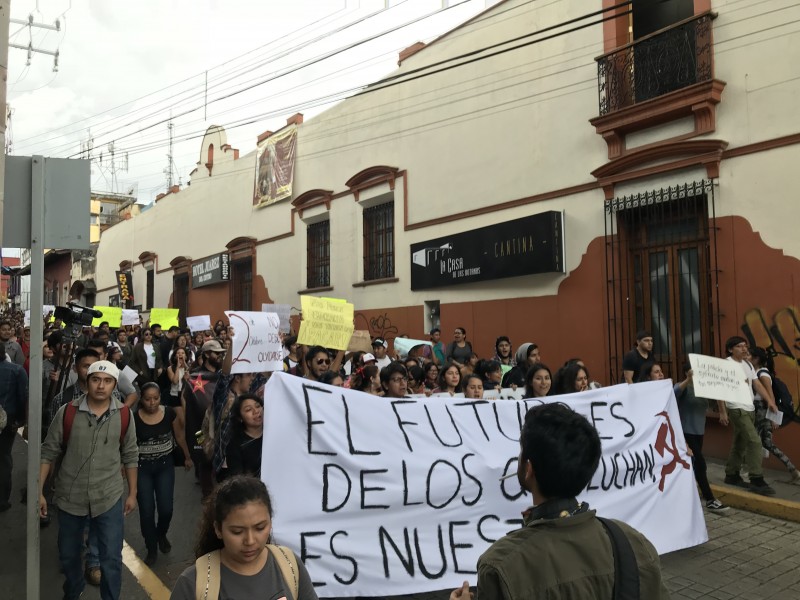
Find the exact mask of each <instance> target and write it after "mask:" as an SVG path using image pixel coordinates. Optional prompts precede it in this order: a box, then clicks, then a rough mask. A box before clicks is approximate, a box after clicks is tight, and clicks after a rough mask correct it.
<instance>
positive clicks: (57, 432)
mask: <svg viewBox="0 0 800 600" xmlns="http://www.w3.org/2000/svg"><path fill="white" fill-rule="evenodd" d="M118 379H119V369H117V367H116V366H115V365H113V364H112V363H110V362H108V361H105V360H101V361H97V362H95V363H92V364H91V366H90V367H89V370H88V372H87V390H86V393H83V394H81V395H79V396H77V397H76V398H74V399H73V400H72V402H70V403H68V404H65V405H64V406H62V407H61V408H60V409H59V410H58V412H57V413H56V415H55V417H54V418H53V422H52V423H51V424H50V428H49V429H48V431H47V437H46V438H45V440H44V443H43V444H42V458H41V465H40V468H39V515H40V517H47V515H48V505H47V500H46V499H45V497H44V494H43V493H42V491H43V490H42V485H43V482H44V481H45V480H46V479H47V476H48V474H49V473H50V470H51V469H52V466H53V464H54V463H55V462H56V460H58V459H59V458H60V459H61V467H60V469H59V471H58V474H57V475H56V482H55V496H54V497H55V502H56V504H57V506H58V509H57V510H58V554H59V560H60V562H61V568H62V570H63V572H64V577H65V581H64V586H63V590H64V598H65V599H67V600H75V599H77V598H79V597H80V595H81V593H82V592H83V589H84V585H85V581H84V574H83V569H82V553H83V531H84V528H85V526H86V523H87V521H88V522H89V523H90V529H92V530H94V531H95V532H96V533H97V538H98V542H99V551H100V572H101V575H102V581H101V584H100V597H101V598H102V600H117V599H118V598H119V597H120V592H121V587H122V542H123V529H124V516H125V515H127V514H129V513H130V512H132V511H133V510H134V509H135V508H136V488H137V485H136V483H137V473H138V471H137V469H138V464H139V448H138V446H137V444H136V427H135V425H134V421H133V419H132V418H131V415H130V409H129V408H128V407H127V406H125V405H124V404H123V403H122V402H120V401H119V400H117V399H115V398H114V394H113V392H114V389H115V388H116V386H117V381H118ZM70 405H71V406H72V407H73V409H74V411H75V413H74V419H72V421H71V425H69V426H68V429H67V432H68V434H67V435H66V436H65V422H66V419H65V414H66V411H67V408H68V407H69V406H70ZM125 413H127V415H126V414H125ZM65 437H66V438H67V439H65ZM123 467H124V470H125V478H126V479H127V481H128V491H127V495H125V490H124V485H123V478H122V477H120V470H121V469H122V468H123Z"/></svg>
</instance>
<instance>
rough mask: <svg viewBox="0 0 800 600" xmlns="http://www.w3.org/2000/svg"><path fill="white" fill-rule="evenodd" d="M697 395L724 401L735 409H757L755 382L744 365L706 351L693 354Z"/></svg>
mask: <svg viewBox="0 0 800 600" xmlns="http://www.w3.org/2000/svg"><path fill="white" fill-rule="evenodd" d="M689 364H691V366H692V385H693V386H694V393H695V396H700V397H701V398H710V399H712V400H724V401H725V402H728V403H729V404H731V405H733V407H734V408H742V409H746V410H753V392H752V388H751V387H750V386H751V385H752V384H751V383H750V382H749V381H747V376H746V375H745V372H744V368H743V367H742V365H740V364H739V363H737V362H736V361H733V360H725V359H724V358H717V357H715V356H705V355H703V354H689Z"/></svg>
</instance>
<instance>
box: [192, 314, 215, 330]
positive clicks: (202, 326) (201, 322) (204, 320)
mask: <svg viewBox="0 0 800 600" xmlns="http://www.w3.org/2000/svg"><path fill="white" fill-rule="evenodd" d="M186 326H187V327H188V328H189V331H191V332H192V333H195V332H196V331H210V330H211V315H199V316H196V317H186Z"/></svg>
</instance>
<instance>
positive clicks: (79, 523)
mask: <svg viewBox="0 0 800 600" xmlns="http://www.w3.org/2000/svg"><path fill="white" fill-rule="evenodd" d="M122 507H123V501H122V498H120V499H119V500H118V501H117V503H116V504H115V505H114V506H112V507H111V508H110V509H108V510H107V511H106V512H104V513H103V514H102V515H96V516H92V515H81V516H78V515H71V514H69V513H67V512H64V511H63V510H61V509H59V510H58V556H59V559H60V561H61V568H62V569H63V571H64V577H65V578H66V580H65V581H64V598H66V599H67V600H75V599H77V598H79V597H80V595H81V592H83V588H84V586H85V585H86V582H85V581H84V579H83V564H82V563H83V560H82V556H83V532H84V527H85V526H86V522H87V521H88V522H89V530H90V532H94V534H95V535H96V537H97V549H98V551H99V554H100V575H101V577H102V581H101V582H100V598H102V600H119V597H120V591H121V588H122V538H123V533H124V524H125V521H124V517H123V512H122Z"/></svg>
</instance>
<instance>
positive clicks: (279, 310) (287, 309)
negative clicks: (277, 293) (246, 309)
mask: <svg viewBox="0 0 800 600" xmlns="http://www.w3.org/2000/svg"><path fill="white" fill-rule="evenodd" d="M261 312H271V313H276V314H277V315H278V318H279V319H280V320H281V325H280V327H281V333H289V332H290V331H291V330H292V324H291V322H290V321H289V317H290V316H291V313H292V305H291V304H262V305H261Z"/></svg>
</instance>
